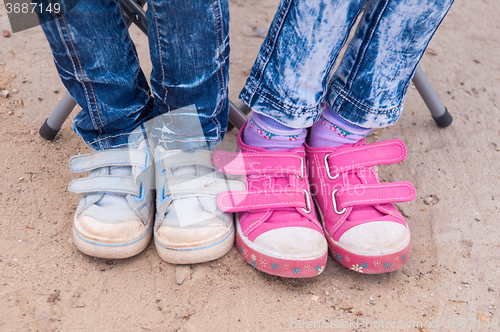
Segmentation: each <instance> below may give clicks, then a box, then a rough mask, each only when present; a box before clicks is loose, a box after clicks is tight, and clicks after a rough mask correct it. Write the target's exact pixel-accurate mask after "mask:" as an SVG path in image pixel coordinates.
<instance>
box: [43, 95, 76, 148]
mask: <svg viewBox="0 0 500 332" xmlns="http://www.w3.org/2000/svg"><path fill="white" fill-rule="evenodd" d="M75 106H76V101H75V100H74V99H73V97H71V95H70V94H69V92H68V91H66V93H65V94H64V96H63V97H62V99H61V101H60V102H59V104H57V106H56V108H55V109H54V110H53V111H52V114H51V115H50V116H49V117H48V118H47V120H45V122H44V123H43V125H42V127H41V128H40V130H39V131H38V132H39V133H40V136H42V137H43V138H45V139H46V140H49V141H51V140H53V139H54V138H55V137H56V135H57V133H58V132H59V130H61V127H62V125H63V123H64V121H66V119H67V118H68V116H69V115H70V114H71V112H72V111H73V109H74V108H75Z"/></svg>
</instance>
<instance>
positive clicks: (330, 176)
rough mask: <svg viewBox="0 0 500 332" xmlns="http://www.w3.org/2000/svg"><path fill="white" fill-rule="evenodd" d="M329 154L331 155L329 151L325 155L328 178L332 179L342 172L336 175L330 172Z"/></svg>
mask: <svg viewBox="0 0 500 332" xmlns="http://www.w3.org/2000/svg"><path fill="white" fill-rule="evenodd" d="M328 156H330V154H329V153H328V154H327V155H326V156H325V168H326V175H328V178H330V180H335V179H337V178H338V177H339V176H340V173H339V174H337V175H335V176H332V173H330V165H328Z"/></svg>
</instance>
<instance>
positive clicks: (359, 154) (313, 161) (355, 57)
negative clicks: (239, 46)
mask: <svg viewBox="0 0 500 332" xmlns="http://www.w3.org/2000/svg"><path fill="white" fill-rule="evenodd" d="M451 2H452V1H451V0H449V1H447V2H446V3H444V4H436V3H435V2H431V1H429V2H421V1H407V2H404V3H401V2H395V1H370V2H369V3H368V7H367V9H366V14H365V15H364V16H363V18H362V20H361V23H360V26H359V28H358V31H357V34H356V36H355V38H354V40H353V41H352V43H351V44H350V46H349V48H348V53H347V54H346V57H345V58H344V59H343V60H342V63H341V66H340V68H339V70H338V71H337V73H336V75H335V77H334V79H333V80H332V81H331V82H330V84H329V88H328V89H327V88H326V85H327V81H328V79H329V76H330V70H331V69H332V67H333V64H334V60H335V58H336V56H337V54H338V51H339V49H340V48H341V46H342V44H343V43H342V42H339V41H345V39H343V38H347V32H348V30H349V29H348V28H349V27H350V26H351V24H352V23H353V22H354V19H355V18H356V16H357V15H358V14H359V12H360V11H361V6H362V5H363V3H364V1H363V2H361V1H352V2H350V3H349V4H345V3H339V2H335V3H332V4H330V3H329V4H327V5H326V7H325V6H323V5H322V6H320V5H318V4H317V3H316V2H314V3H313V2H312V1H303V2H293V3H292V2H291V1H284V2H282V7H280V8H281V10H282V11H281V12H278V14H277V15H276V18H275V21H274V22H273V23H274V24H273V26H272V27H271V29H270V33H269V35H268V38H267V39H266V42H265V44H264V45H263V47H262V49H261V53H260V54H259V57H258V59H257V62H256V64H255V65H254V68H253V70H252V73H251V74H250V77H249V79H248V81H247V84H246V85H245V88H244V89H243V91H242V93H241V95H240V97H241V98H242V99H243V100H244V101H245V102H246V103H247V104H248V105H249V106H251V107H252V109H253V110H254V111H256V112H258V113H261V114H264V115H267V116H269V117H271V118H272V119H274V120H277V121H278V122H280V123H281V124H283V125H286V126H289V127H294V128H300V127H306V126H310V125H311V124H312V123H313V122H314V121H315V120H316V119H317V118H318V117H319V115H320V113H321V111H322V108H323V107H322V105H321V104H322V101H323V98H325V95H326V102H327V103H328V105H327V106H326V108H327V112H328V113H325V114H324V118H325V119H326V120H329V122H330V123H332V124H334V125H337V127H338V128H339V129H340V130H344V131H347V132H349V133H350V134H354V135H350V138H351V139H352V141H345V140H344V141H342V140H340V141H339V140H337V139H333V140H330V141H329V140H328V137H327V136H328V135H319V136H323V138H321V137H315V139H313V140H312V141H315V142H316V143H317V142H320V141H321V142H320V144H314V142H313V145H315V146H319V147H317V148H312V147H309V146H307V145H306V153H307V154H306V155H307V160H308V162H309V166H310V167H309V171H310V174H309V175H310V179H311V191H312V193H313V195H314V196H315V198H316V202H317V203H318V207H319V211H318V212H319V214H320V217H321V219H322V221H323V227H324V229H325V232H326V236H327V239H328V242H329V244H330V249H331V253H332V255H333V256H334V257H335V258H336V259H337V260H338V261H339V262H341V263H342V264H344V265H346V266H347V267H349V268H352V269H354V270H356V271H359V272H365V273H380V272H387V271H392V270H394V269H397V268H400V267H401V266H402V265H403V264H404V263H406V261H407V258H408V254H409V250H410V234H409V230H408V227H407V225H406V223H405V221H404V218H403V217H402V216H401V214H400V213H399V212H398V211H397V209H396V208H395V207H394V206H393V205H392V204H391V202H403V201H408V200H411V199H413V198H414V197H415V191H414V188H413V186H411V184H409V183H396V184H389V185H382V184H379V181H378V177H377V175H376V172H375V170H374V168H373V166H374V165H376V164H384V163H391V162H398V161H401V160H403V159H404V157H405V156H406V150H405V148H404V145H403V143H402V142H400V141H393V142H387V143H380V144H375V145H373V146H367V145H365V144H364V140H362V137H363V136H364V135H365V134H366V131H367V130H366V129H368V128H370V127H374V126H385V125H389V124H392V123H394V121H396V120H397V118H398V117H399V114H400V111H401V109H402V104H403V101H404V96H405V93H406V90H407V88H408V84H409V81H410V78H411V76H412V74H413V70H414V68H415V67H416V65H417V63H418V60H419V59H420V56H421V55H422V54H423V52H424V50H425V47H426V45H427V43H428V41H429V40H430V38H431V37H432V35H433V33H434V31H435V30H436V28H437V26H438V25H439V23H440V22H441V20H442V18H443V17H444V16H445V14H446V12H447V10H448V8H449V7H450V5H451ZM343 6H345V7H343ZM284 8H286V10H284ZM324 13H327V15H324V16H323V14H324ZM281 14H283V15H281ZM335 14H337V15H341V16H342V15H343V16H344V17H345V18H346V19H343V20H339V19H333V17H336V16H335ZM298 17H300V20H298V19H296V18H298ZM336 18H338V17H336ZM294 19H296V21H295V22H294ZM291 23H293V24H291ZM339 27H340V28H339ZM336 29H337V30H336ZM413 32H416V33H413ZM339 35H340V36H341V37H340V38H339ZM384 38H385V40H383V39H384ZM353 50H356V52H354V53H353ZM377 55H380V56H381V57H380V58H377ZM384 61H385V62H384ZM377 66H380V67H377ZM358 79H359V80H360V81H359V82H358ZM339 82H340V83H339ZM356 83H357V84H356ZM339 87H340V88H339ZM351 96H355V97H356V98H353V97H351ZM329 106H332V108H333V111H335V112H332V110H331V109H329ZM344 109H345V111H344ZM337 113H338V114H337ZM339 114H340V116H339ZM346 120H347V121H346ZM364 128H365V129H364ZM312 131H313V132H312V135H314V134H319V133H320V132H319V127H318V126H316V128H315V127H313V128H312ZM315 132H316V133H315ZM244 133H245V132H244ZM346 136H349V135H346ZM318 138H319V139H318ZM344 138H345V137H344ZM358 139H361V140H360V142H356V141H358ZM243 140H245V138H243ZM339 143H340V144H339ZM325 146H326V147H325ZM334 146H338V147H337V148H333V147H334ZM282 166H283V167H286V164H283V165H282ZM247 181H248V182H249V183H251V182H253V181H255V180H253V179H251V177H250V178H248V179H247ZM236 209H237V208H236ZM240 218H242V217H241V216H240ZM266 222H267V221H266ZM240 228H242V230H243V233H242V235H240V233H239V234H238V236H239V237H238V238H240V237H241V238H242V239H243V241H240V242H243V243H246V244H252V242H253V245H255V243H256V240H254V239H252V238H251V237H250V236H251V234H252V233H251V232H252V231H255V227H254V225H252V224H248V225H245V222H244V221H243V222H241V226H240ZM260 228H265V227H264V226H260ZM284 228H285V227H284ZM257 235H259V234H257ZM254 237H255V236H254ZM257 239H258V237H257ZM245 241H246V242H245ZM368 258H369V260H368ZM365 260H366V261H365Z"/></svg>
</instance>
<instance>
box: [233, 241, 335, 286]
mask: <svg viewBox="0 0 500 332" xmlns="http://www.w3.org/2000/svg"><path fill="white" fill-rule="evenodd" d="M235 245H236V248H237V249H238V251H239V252H240V254H241V255H242V256H243V258H244V259H245V261H246V262H247V263H248V264H250V265H252V266H253V267H254V268H256V269H257V270H259V271H262V272H265V273H268V274H272V275H275V276H279V277H284V278H311V277H315V276H317V275H318V274H320V273H321V272H323V270H324V269H325V264H326V260H327V258H328V252H325V254H324V255H323V256H321V257H318V258H315V259H310V260H300V261H296V260H288V259H280V258H276V257H272V256H268V255H265V254H262V253H260V252H258V251H256V250H254V249H252V248H251V247H250V246H248V245H247V244H246V243H245V241H244V240H243V239H242V238H241V236H240V235H239V234H236V244H235Z"/></svg>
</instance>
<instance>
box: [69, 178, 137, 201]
mask: <svg viewBox="0 0 500 332" xmlns="http://www.w3.org/2000/svg"><path fill="white" fill-rule="evenodd" d="M68 189H69V191H71V192H74V193H77V194H89V193H115V194H129V195H134V196H137V197H139V196H140V195H141V190H142V187H141V182H140V181H139V180H136V179H134V178H133V177H130V176H110V175H106V176H91V177H88V178H85V179H78V180H73V181H71V183H70V184H69V186H68Z"/></svg>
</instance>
